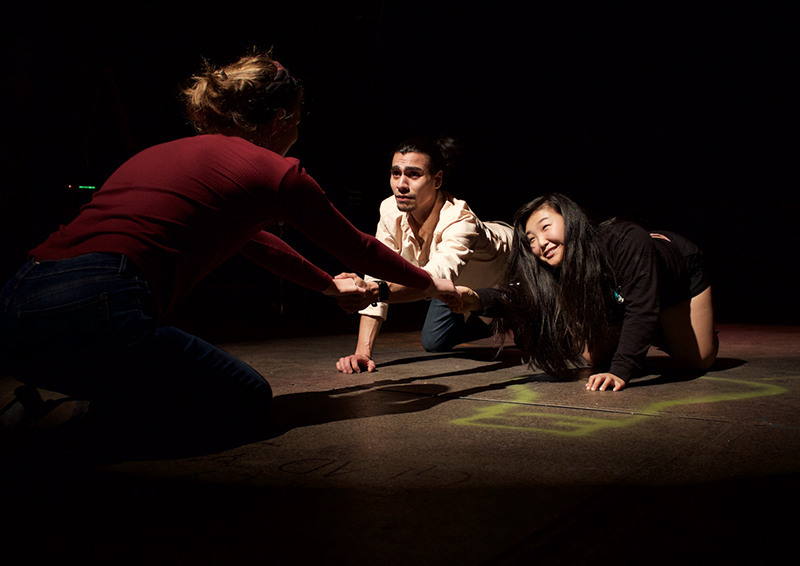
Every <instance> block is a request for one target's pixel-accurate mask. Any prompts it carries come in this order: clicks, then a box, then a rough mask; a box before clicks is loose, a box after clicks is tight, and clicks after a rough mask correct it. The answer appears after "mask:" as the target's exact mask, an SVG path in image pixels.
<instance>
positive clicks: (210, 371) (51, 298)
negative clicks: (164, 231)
mask: <svg viewBox="0 0 800 566" xmlns="http://www.w3.org/2000/svg"><path fill="white" fill-rule="evenodd" d="M0 308H2V316H3V318H2V321H1V322H2V326H1V328H2V334H3V341H4V348H5V349H6V351H7V355H8V358H9V362H10V364H11V371H12V375H14V377H16V378H17V379H19V380H20V381H22V382H24V383H29V384H32V385H35V386H36V387H41V388H43V389H48V390H51V391H57V392H59V393H63V394H65V395H70V396H73V397H76V398H81V399H88V400H89V401H92V402H94V401H96V402H97V404H98V405H99V406H101V407H103V406H106V407H111V408H113V409H112V410H113V411H115V412H116V411H122V414H124V415H132V416H136V417H153V418H155V419H156V420H159V419H163V418H166V417H169V418H172V419H178V420H179V421H181V422H186V419H189V420H191V421H194V422H198V423H199V422H203V423H206V424H210V423H212V422H214V423H227V422H230V420H231V419H233V420H235V421H237V423H240V424H248V425H249V424H255V423H257V422H258V421H259V420H261V419H262V418H263V416H264V415H265V414H266V412H267V411H268V408H269V405H270V401H271V399H272V391H271V389H270V386H269V384H268V383H267V381H266V380H265V379H264V378H263V377H262V376H261V375H260V374H259V373H258V372H256V371H255V370H254V369H253V368H251V367H250V366H248V365H247V364H245V363H244V362H242V361H241V360H239V359H238V358H236V357H234V356H232V355H230V354H228V353H227V352H224V351H222V350H220V349H219V348H217V347H215V346H213V345H211V344H209V343H207V342H204V341H203V340H200V339H199V338H196V337H194V336H192V335H190V334H187V333H186V332H183V331H181V330H179V329H177V328H173V327H169V326H165V327H159V326H158V325H157V323H156V304H155V299H154V298H153V295H152V294H151V293H150V290H149V289H148V286H147V282H146V281H145V280H144V277H143V275H142V273H141V272H140V271H139V269H138V268H137V267H136V266H135V265H133V263H132V262H130V261H129V260H128V258H127V257H125V256H124V255H120V254H105V253H92V254H86V255H82V256H78V257H75V258H71V259H64V260H60V261H43V262H41V263H38V262H35V261H33V260H31V261H29V262H28V263H27V264H26V265H25V266H23V267H22V269H20V271H19V272H18V273H17V274H16V275H15V276H14V277H13V278H12V279H11V280H10V281H9V282H8V283H7V284H6V286H5V287H4V289H3V291H2V293H1V294H0ZM93 404H94V403H93Z"/></svg>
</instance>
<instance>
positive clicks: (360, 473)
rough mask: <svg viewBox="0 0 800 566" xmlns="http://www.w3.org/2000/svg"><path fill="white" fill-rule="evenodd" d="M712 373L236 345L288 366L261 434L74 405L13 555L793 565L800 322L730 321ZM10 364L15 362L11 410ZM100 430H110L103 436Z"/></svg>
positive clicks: (25, 485)
mask: <svg viewBox="0 0 800 566" xmlns="http://www.w3.org/2000/svg"><path fill="white" fill-rule="evenodd" d="M719 332H720V341H721V347H720V355H719V360H718V361H717V363H716V365H715V366H714V367H713V368H712V370H711V371H709V372H708V373H707V374H706V375H703V376H698V375H685V374H684V375H681V374H674V373H672V372H671V371H670V365H669V363H668V362H665V359H664V358H663V357H661V356H660V355H659V354H658V353H657V352H653V354H654V357H653V358H652V359H651V360H650V361H649V363H648V375H647V376H645V377H643V378H640V379H636V380H634V381H633V382H632V383H631V384H630V385H629V387H628V388H627V389H626V390H624V391H622V392H617V393H614V392H604V393H600V392H588V391H586V390H585V389H584V381H585V378H584V377H583V376H581V375H579V372H577V373H576V375H575V379H574V380H571V381H556V380H554V379H553V378H551V377H549V376H547V375H545V374H542V373H540V372H536V371H532V370H529V369H528V368H527V367H526V366H525V365H522V364H520V360H519V352H518V351H517V350H514V349H508V350H505V351H503V352H502V353H501V354H500V355H499V356H497V357H495V354H496V349H494V348H493V347H492V344H491V341H490V340H486V341H482V342H477V343H473V344H470V345H465V346H462V347H460V348H458V349H457V350H456V351H454V352H452V353H448V354H428V353H426V352H424V351H423V350H422V349H421V347H420V346H419V335H418V333H416V332H398V333H386V334H382V335H381V337H380V338H379V346H378V348H377V349H376V353H375V358H376V361H377V362H378V363H379V364H380V366H379V368H380V369H379V371H378V372H377V373H372V374H367V373H362V374H358V375H343V374H340V373H338V372H337V371H336V368H335V366H334V364H335V362H336V360H337V359H338V357H339V356H341V355H345V354H348V353H350V352H352V350H353V348H354V344H355V336H353V335H339V336H323V337H314V338H288V339H274V340H264V341H253V342H237V343H226V344H220V345H221V346H222V347H224V348H225V349H226V350H228V351H230V352H232V353H233V354H235V355H237V356H239V357H241V358H242V359H244V360H245V361H247V362H248V363H250V364H251V365H252V366H254V367H255V368H256V369H257V370H259V371H260V372H261V373H262V374H263V375H264V376H265V377H266V378H267V380H268V381H269V382H270V384H271V385H272V387H273V390H274V393H275V399H274V411H273V414H272V418H271V421H270V423H269V427H268V431H267V432H265V433H264V434H263V435H262V436H261V438H260V439H259V440H257V441H255V442H252V443H248V444H243V445H242V444H238V445H232V446H224V447H219V446H218V447H215V448H211V447H208V448H207V449H206V450H202V449H201V450H197V449H194V452H192V453H189V454H187V453H183V452H182V451H181V450H180V449H176V450H175V451H174V452H170V450H169V449H164V448H163V447H162V448H161V449H160V450H159V451H158V452H150V451H148V448H147V447H145V446H141V445H137V442H136V441H135V440H134V441H131V440H130V439H128V440H120V439H115V438H114V437H113V436H109V435H103V434H102V432H103V431H93V430H90V429H91V427H92V425H91V424H88V425H87V424H85V423H84V424H81V422H80V420H78V421H77V424H75V423H74V422H73V421H69V422H66V424H64V422H63V421H66V420H67V419H68V418H69V417H70V415H71V414H72V412H73V411H76V410H77V409H78V408H79V407H78V405H77V404H76V403H72V402H70V403H64V404H62V405H61V406H60V407H59V409H58V410H56V411H55V412H54V413H53V414H51V415H50V416H49V417H48V418H47V419H45V421H43V422H42V423H41V424H40V425H39V426H38V427H35V428H34V429H32V430H30V431H28V432H27V433H26V434H25V435H23V436H22V437H20V438H17V439H16V440H15V441H14V442H13V443H10V444H8V445H6V446H5V447H4V448H3V450H2V452H0V457H2V460H3V463H2V474H3V476H4V483H5V490H4V495H3V498H2V499H0V504H1V505H0V509H2V516H3V520H2V524H1V525H0V529H1V530H0V538H1V539H2V541H3V545H2V551H0V552H1V554H0V556H4V557H5V558H3V561H4V562H5V563H8V564H10V563H11V562H10V561H7V560H8V559H10V558H17V559H24V560H26V561H27V562H28V563H31V564H40V563H42V561H43V560H45V559H50V560H61V559H67V558H68V557H69V558H71V559H73V561H75V562H78V563H84V564H162V563H163V564H166V563H171V564H237V563H238V564H256V563H257V564H337V565H338V564H342V565H344V564H346V565H362V564H381V565H409V564H411V565H451V564H453V565H473V564H474V565H484V564H485V565H495V564H497V565H505V564H547V565H551V564H564V565H571V564H598V565H599V564H672V563H682V564H706V565H707V564H723V563H725V564H784V563H785V564H789V563H791V564H794V563H795V560H796V555H797V552H796V549H795V546H796V543H795V539H796V536H797V533H798V527H800V521H798V508H800V482H799V481H798V480H800V411H799V410H798V407H799V406H800V327H770V326H745V325H742V326H736V325H722V326H720V328H719ZM16 385H18V384H17V383H16V382H15V381H14V380H13V379H12V378H10V377H4V378H2V379H0V406H5V404H6V403H7V402H9V401H10V399H11V397H12V394H13V389H14V387H15V386H16ZM101 439H102V440H101Z"/></svg>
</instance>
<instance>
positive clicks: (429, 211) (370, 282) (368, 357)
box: [336, 138, 513, 373]
mask: <svg viewBox="0 0 800 566" xmlns="http://www.w3.org/2000/svg"><path fill="white" fill-rule="evenodd" d="M457 154H458V149H457V146H456V142H455V140H453V139H451V138H444V139H439V140H436V141H429V140H426V139H420V138H413V139H411V140H407V141H406V142H403V143H402V144H400V146H399V147H398V148H397V150H396V151H395V154H394V157H393V159H392V169H391V187H392V193H393V195H392V196H391V197H389V198H387V199H386V200H384V201H383V203H382V204H381V208H380V221H379V223H378V229H377V232H376V234H375V237H376V238H377V239H378V240H380V241H381V242H383V243H384V244H386V245H387V246H388V247H390V248H391V249H393V250H395V251H396V252H397V253H399V254H400V255H401V256H402V257H403V258H404V259H406V260H407V261H409V262H411V263H413V264H414V265H417V266H419V267H421V268H422V269H424V270H425V271H427V272H428V273H430V274H431V275H432V276H433V277H440V278H443V279H449V280H451V281H453V282H454V283H455V284H456V285H465V286H467V287H470V288H473V289H479V288H482V287H491V286H493V285H496V284H498V283H500V281H501V279H502V277H503V272H504V269H505V264H506V259H507V257H508V254H509V252H510V247H511V241H512V239H513V231H512V229H511V227H509V226H508V225H506V224H502V223H493V222H481V221H480V220H479V219H478V217H477V216H476V215H475V213H474V212H472V210H471V209H470V208H469V206H468V205H467V203H466V202H464V201H463V200H459V199H456V198H453V196H452V195H450V194H449V193H448V192H446V191H444V190H443V189H442V184H443V181H444V179H445V178H449V177H450V175H451V174H452V171H451V169H452V162H453V160H454V159H455V158H456V157H457ZM342 276H353V275H352V274H348V275H345V274H342ZM364 279H365V280H366V281H367V286H368V292H367V299H366V300H367V301H370V302H372V304H371V305H370V306H367V307H366V308H363V309H362V310H360V311H359V313H360V314H361V322H360V325H359V332H358V343H357V345H356V350H355V353H353V354H352V355H350V356H346V357H343V358H340V359H339V361H338V362H337V364H336V367H337V368H338V369H339V371H341V372H344V373H354V372H355V373H359V372H361V371H362V370H364V369H366V370H367V371H370V372H371V371H374V370H375V367H376V365H375V362H374V361H373V360H372V353H373V349H374V346H375V340H376V338H377V337H378V333H379V332H380V328H381V325H382V324H383V321H384V320H385V319H386V316H387V312H388V308H389V307H388V303H407V302H413V301H419V300H422V299H425V298H426V297H425V295H424V294H423V293H421V292H420V291H417V290H416V289H411V288H408V287H405V286H403V285H397V284H395V283H392V282H383V281H377V280H375V279H374V278H371V277H369V276H365V278H364ZM490 335H491V328H490V326H489V324H488V322H487V321H485V320H482V319H480V318H479V317H477V316H470V317H469V318H468V319H466V320H465V317H464V315H461V314H453V313H451V312H450V309H449V308H448V307H447V305H445V304H444V303H443V302H441V301H439V300H437V299H432V300H431V303H430V307H429V308H428V314H427V317H426V319H425V324H424V326H423V329H422V335H421V342H422V346H423V348H425V349H426V350H427V351H429V352H443V351H447V350H450V349H452V348H453V347H454V346H455V345H457V344H461V343H464V342H469V341H472V340H477V339H480V338H485V337H488V336H490Z"/></svg>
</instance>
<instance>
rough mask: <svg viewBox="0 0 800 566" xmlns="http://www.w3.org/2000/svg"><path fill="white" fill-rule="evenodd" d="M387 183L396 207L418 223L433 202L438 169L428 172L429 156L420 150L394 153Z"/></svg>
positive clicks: (421, 220)
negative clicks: (409, 214) (419, 151)
mask: <svg viewBox="0 0 800 566" xmlns="http://www.w3.org/2000/svg"><path fill="white" fill-rule="evenodd" d="M390 184H391V186H392V192H393V193H394V198H395V201H396V202H397V209H398V210H400V211H401V212H410V213H411V214H412V215H413V216H414V218H415V219H416V220H417V222H419V223H420V224H422V223H424V222H425V220H426V219H427V218H428V215H429V214H430V212H431V210H432V209H433V205H434V203H436V191H437V190H438V189H439V187H441V186H442V172H441V171H438V172H437V173H435V174H432V173H431V171H430V159H429V158H428V156H427V155H425V154H424V153H411V152H409V153H406V154H403V153H395V154H394V158H393V159H392V171H391V180H390Z"/></svg>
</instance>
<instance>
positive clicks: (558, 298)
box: [495, 193, 614, 373]
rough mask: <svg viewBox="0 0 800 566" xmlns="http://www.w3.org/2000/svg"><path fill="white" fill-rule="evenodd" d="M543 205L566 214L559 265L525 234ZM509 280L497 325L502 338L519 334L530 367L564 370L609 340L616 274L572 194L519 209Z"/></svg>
mask: <svg viewBox="0 0 800 566" xmlns="http://www.w3.org/2000/svg"><path fill="white" fill-rule="evenodd" d="M540 208H550V209H552V210H554V211H555V212H557V213H558V214H560V215H561V216H562V217H563V218H564V255H563V259H562V260H561V262H560V263H559V265H558V266H556V267H551V266H549V265H546V264H544V263H542V262H540V261H538V260H537V259H536V256H534V255H533V252H532V251H531V248H530V244H529V238H528V236H527V234H526V224H527V222H528V219H529V218H530V217H531V215H532V214H533V213H534V212H536V211H537V210H539V209H540ZM504 283H505V290H506V293H504V298H505V301H506V303H507V304H506V307H507V308H506V310H507V312H508V316H507V317H506V318H505V319H497V322H496V323H495V324H496V327H495V329H496V331H497V333H498V334H499V335H500V336H501V337H502V336H503V335H504V334H505V331H507V330H512V331H513V332H514V339H515V342H516V343H517V344H518V345H519V346H520V347H521V348H522V349H523V352H524V353H525V354H526V355H527V356H529V364H530V365H534V366H536V367H538V368H540V369H543V370H544V371H547V372H550V373H560V372H562V371H564V370H566V369H568V368H569V367H570V366H571V365H580V364H581V361H582V354H583V352H584V349H585V348H586V347H587V346H588V348H589V351H591V350H592V349H593V347H594V346H595V345H598V344H601V343H604V342H605V340H606V339H607V337H608V335H609V325H608V314H607V313H608V308H609V306H610V302H609V301H610V300H611V294H612V293H613V289H614V285H613V273H612V271H611V268H610V267H609V264H608V261H607V260H606V255H605V250H604V249H603V247H602V243H601V242H600V241H599V239H598V237H597V231H596V228H595V226H594V225H593V224H592V222H591V221H590V220H589V218H588V217H587V215H586V213H585V212H584V211H583V209H582V208H581V207H580V206H578V205H577V204H576V203H575V202H574V201H572V200H571V199H569V198H568V197H566V196H564V195H561V194H557V193H552V194H547V195H543V196H540V197H539V198H536V199H534V200H532V201H530V202H529V203H527V204H525V205H524V206H523V207H522V208H520V209H519V210H518V211H517V213H516V215H515V216H514V242H513V244H512V249H511V256H510V257H509V261H508V264H507V266H506V273H505V281H504Z"/></svg>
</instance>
